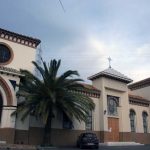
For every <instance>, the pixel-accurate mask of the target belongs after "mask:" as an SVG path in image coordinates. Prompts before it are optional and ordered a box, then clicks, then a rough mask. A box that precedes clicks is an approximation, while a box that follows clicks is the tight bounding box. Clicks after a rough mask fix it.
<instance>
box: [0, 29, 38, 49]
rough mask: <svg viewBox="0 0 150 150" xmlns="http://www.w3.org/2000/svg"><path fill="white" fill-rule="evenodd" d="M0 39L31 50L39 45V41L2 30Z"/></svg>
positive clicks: (0, 30)
mask: <svg viewBox="0 0 150 150" xmlns="http://www.w3.org/2000/svg"><path fill="white" fill-rule="evenodd" d="M0 38H2V39H5V40H8V41H11V42H15V43H18V44H22V45H25V46H28V47H32V48H36V47H37V46H38V45H39V44H40V43H41V41H40V40H39V39H36V38H32V37H28V36H25V35H22V34H18V33H15V32H11V31H8V30H4V29H2V28H0Z"/></svg>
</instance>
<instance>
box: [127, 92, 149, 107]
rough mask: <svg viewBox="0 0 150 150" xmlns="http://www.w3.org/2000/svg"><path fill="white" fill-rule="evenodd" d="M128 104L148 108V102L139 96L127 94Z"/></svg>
mask: <svg viewBox="0 0 150 150" xmlns="http://www.w3.org/2000/svg"><path fill="white" fill-rule="evenodd" d="M129 104H132V105H138V106H144V107H149V105H150V101H149V100H147V99H145V98H143V97H141V96H137V95H131V94H129Z"/></svg>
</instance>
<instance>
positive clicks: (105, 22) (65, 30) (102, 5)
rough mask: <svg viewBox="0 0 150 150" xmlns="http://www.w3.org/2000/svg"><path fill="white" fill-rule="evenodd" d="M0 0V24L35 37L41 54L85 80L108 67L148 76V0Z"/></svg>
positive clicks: (135, 76)
mask: <svg viewBox="0 0 150 150" xmlns="http://www.w3.org/2000/svg"><path fill="white" fill-rule="evenodd" d="M62 3H63V5H64V7H65V10H66V11H65V12H64V11H63V10H62V8H61V5H60V4H59V0H24V1H23V0H13V1H12V0H1V5H0V14H1V15H0V20H1V21H0V27H1V28H4V29H8V30H11V31H14V32H18V33H21V34H25V35H29V36H33V37H36V38H39V39H41V41H42V44H41V47H42V51H43V54H42V55H43V58H44V59H45V60H46V61H49V60H50V59H54V58H56V59H61V60H62V69H61V71H62V72H63V71H65V70H68V69H73V70H78V71H79V73H80V75H81V78H83V79H85V80H86V78H87V77H88V76H90V75H92V74H95V73H97V72H99V71H102V70H103V69H106V68H107V67H108V60H107V58H108V57H109V56H110V57H111V58H112V67H113V68H114V69H116V70H118V71H120V72H122V73H123V74H125V75H127V76H128V77H130V78H132V79H133V80H134V81H137V80H141V79H143V78H146V77H150V63H149V57H150V9H149V6H150V1H149V0H144V1H142V0H62Z"/></svg>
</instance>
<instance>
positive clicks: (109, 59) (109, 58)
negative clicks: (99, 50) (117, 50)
mask: <svg viewBox="0 0 150 150" xmlns="http://www.w3.org/2000/svg"><path fill="white" fill-rule="evenodd" d="M108 61H109V68H111V61H112V59H111V57H108Z"/></svg>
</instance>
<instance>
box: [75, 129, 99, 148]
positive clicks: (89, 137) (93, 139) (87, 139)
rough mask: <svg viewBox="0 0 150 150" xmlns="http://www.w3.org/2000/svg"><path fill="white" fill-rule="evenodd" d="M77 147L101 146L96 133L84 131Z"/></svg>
mask: <svg viewBox="0 0 150 150" xmlns="http://www.w3.org/2000/svg"><path fill="white" fill-rule="evenodd" d="M77 147H79V148H84V147H91V148H96V149H98V148H99V140H98V138H97V136H96V134H95V133H90V132H86V133H82V134H81V135H80V136H79V137H78V140H77Z"/></svg>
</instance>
